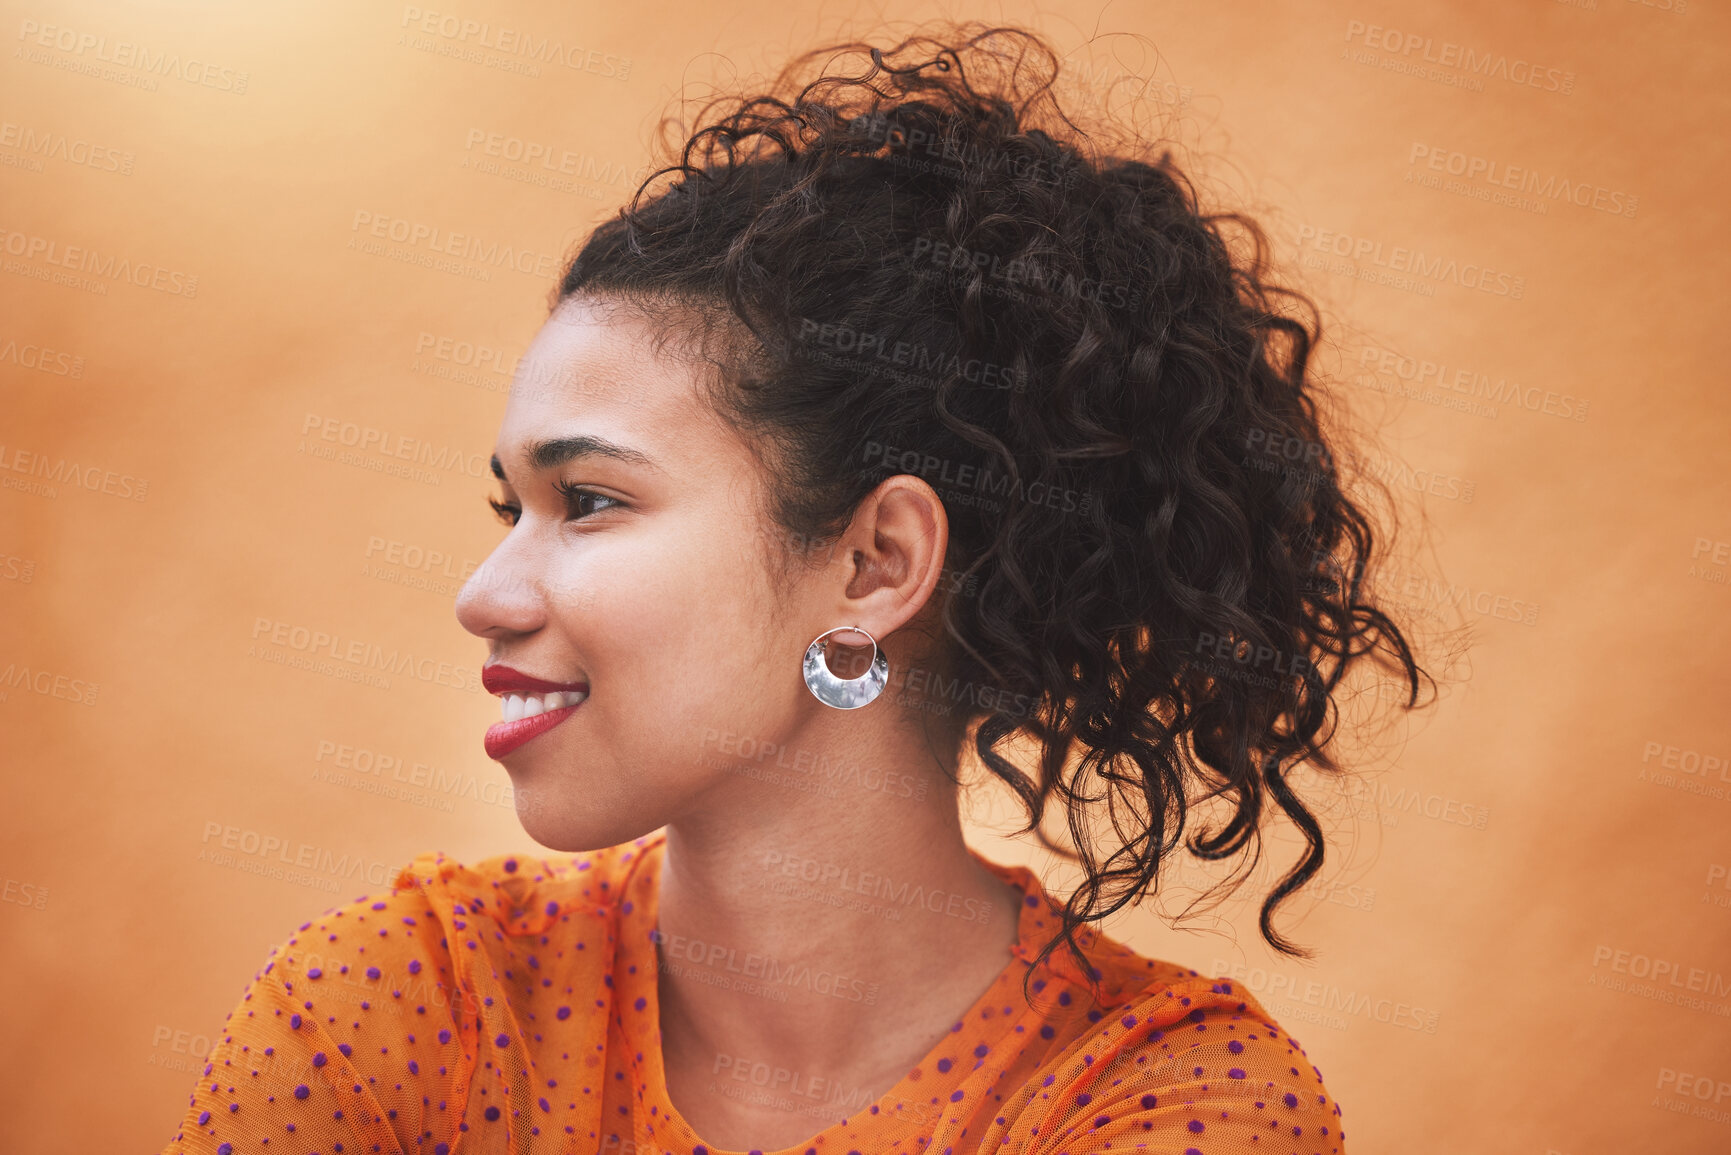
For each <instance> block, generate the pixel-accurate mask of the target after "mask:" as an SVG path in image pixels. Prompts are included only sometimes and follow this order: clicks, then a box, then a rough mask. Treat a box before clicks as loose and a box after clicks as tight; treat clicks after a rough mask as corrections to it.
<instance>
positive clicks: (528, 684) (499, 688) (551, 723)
mask: <svg viewBox="0 0 1731 1155" xmlns="http://www.w3.org/2000/svg"><path fill="white" fill-rule="evenodd" d="M481 685H482V686H483V687H484V688H485V689H486V691H487V692H488V693H489V694H500V695H502V694H525V695H541V694H557V693H571V692H574V691H576V692H581V693H583V694H587V693H588V692H589V683H587V682H549V681H547V680H546V679H545V678H536V677H532V676H530V675H528V674H525V673H523V672H521V671H520V670H513V669H512V668H511V667H510V666H506V665H501V664H499V663H497V662H495V663H493V664H491V665H487V666H482V667H481ZM582 704H583V703H582V702H578V703H577V704H576V705H572V706H561V707H559V708H558V709H554V710H544V711H542V712H541V713H539V714H536V715H535V716H533V717H530V718H519V719H517V720H516V721H515V722H495V723H494V724H493V725H491V726H489V727H488V728H487V734H486V737H485V738H484V739H483V744H484V745H485V746H486V750H487V757H489V758H493V759H498V758H503V757H504V756H505V755H506V754H509V753H510V752H511V751H513V750H515V749H516V748H517V747H519V746H521V745H522V744H523V743H525V742H527V741H529V739H531V738H534V737H536V736H538V735H541V734H545V733H546V732H547V731H548V730H551V729H552V728H553V727H555V726H557V725H558V724H559V723H561V722H563V721H564V720H565V719H566V718H569V717H570V716H571V714H572V713H573V712H574V711H575V710H576V709H577V707H578V706H581V705H582Z"/></svg>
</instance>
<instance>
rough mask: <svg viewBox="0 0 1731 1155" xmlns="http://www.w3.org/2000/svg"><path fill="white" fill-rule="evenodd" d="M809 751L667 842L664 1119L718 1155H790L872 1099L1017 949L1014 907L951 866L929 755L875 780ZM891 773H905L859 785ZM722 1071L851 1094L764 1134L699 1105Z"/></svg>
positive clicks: (951, 788)
mask: <svg viewBox="0 0 1731 1155" xmlns="http://www.w3.org/2000/svg"><path fill="white" fill-rule="evenodd" d="M811 748H812V749H813V751H814V752H813V753H812V754H811V755H810V756H809V757H802V758H800V759H798V762H799V763H801V765H802V768H800V769H793V770H787V771H783V772H781V773H780V775H779V776H776V775H767V776H766V775H764V774H761V773H759V774H753V775H751V776H742V777H741V778H740V780H739V781H738V782H737V783H731V784H730V786H734V787H736V788H735V789H731V790H729V792H728V793H727V795H726V797H725V799H722V800H719V801H717V800H715V799H704V800H702V803H703V804H702V805H694V806H692V807H691V808H690V809H689V810H688V811H687V813H686V815H684V816H682V817H681V818H679V819H678V820H676V821H674V822H670V823H669V824H668V826H667V842H666V846H665V847H664V849H663V852H662V864H661V871H660V880H659V896H658V900H657V911H658V926H659V929H660V932H661V934H660V942H661V952H662V966H661V968H660V975H659V980H658V982H659V985H658V989H659V992H660V1021H661V1038H662V1054H663V1065H664V1070H665V1071H666V1073H667V1080H668V1087H669V1095H670V1097H671V1098H672V1099H673V1100H674V1104H675V1106H676V1107H678V1108H679V1111H680V1113H681V1114H682V1115H683V1116H685V1118H686V1121H687V1122H688V1123H690V1124H691V1125H692V1127H693V1128H694V1129H696V1130H697V1131H698V1133H699V1135H700V1136H702V1137H703V1138H704V1139H705V1140H707V1141H709V1142H711V1143H713V1144H716V1145H718V1146H721V1147H723V1148H729V1149H739V1150H746V1149H750V1148H752V1147H757V1148H760V1149H763V1150H772V1149H774V1146H772V1145H771V1144H772V1143H773V1140H774V1138H775V1137H776V1134H777V1133H778V1132H779V1133H784V1134H787V1135H791V1138H788V1139H787V1140H786V1142H785V1143H782V1144H779V1145H780V1146H785V1145H788V1144H791V1143H795V1142H799V1141H800V1140H802V1139H804V1138H807V1137H809V1136H811V1135H814V1134H816V1133H817V1132H819V1131H821V1130H823V1129H824V1127H827V1126H828V1125H830V1124H831V1123H833V1122H836V1121H839V1119H840V1118H842V1117H843V1116H845V1115H847V1114H848V1113H849V1112H850V1110H851V1109H852V1108H857V1107H858V1106H860V1105H861V1104H862V1102H870V1101H872V1100H875V1099H877V1098H879V1097H881V1096H882V1095H883V1094H884V1093H885V1092H887V1091H888V1090H889V1089H890V1088H891V1087H893V1086H894V1085H895V1083H896V1082H897V1081H898V1080H899V1079H900V1078H901V1077H902V1076H903V1075H905V1074H906V1073H907V1071H908V1069H909V1068H910V1067H912V1066H913V1065H914V1064H915V1063H917V1062H918V1061H919V1060H920V1059H921V1058H922V1057H923V1056H924V1055H925V1054H927V1052H929V1051H930V1050H931V1048H932V1047H934V1046H936V1045H937V1043H938V1042H939V1040H940V1039H941V1038H942V1037H943V1036H944V1035H945V1034H947V1033H948V1031H949V1028H950V1026H951V1024H952V1023H954V1022H955V1021H956V1019H957V1018H958V1017H960V1015H961V1014H962V1013H963V1012H965V1011H966V1010H967V1009H968V1007H970V1006H971V1005H972V1004H973V1003H974V1002H975V1001H976V1000H977V999H978V998H979V996H980V995H981V994H983V993H984V992H985V990H986V989H987V988H988V987H989V986H990V985H991V984H992V981H993V980H994V979H995V978H996V977H997V976H998V975H999V974H1000V973H1001V972H1002V971H1003V969H1004V968H1005V967H1006V966H1007V965H1009V963H1010V961H1011V954H1010V947H1011V945H1012V944H1013V943H1014V942H1015V941H1016V937H1017V927H1018V924H1019V918H1020V913H1021V912H1020V905H1021V903H1020V900H1021V893H1020V891H1019V890H1017V889H1016V887H1014V886H1013V885H1011V884H1010V883H1008V882H1005V881H1004V880H1003V879H1001V878H999V877H998V876H997V875H996V874H994V873H993V872H992V871H991V870H989V869H988V868H986V867H985V866H983V865H981V864H980V862H979V861H978V860H976V859H975V858H974V856H973V855H972V854H971V852H970V851H969V849H968V847H967V845H966V843H965V842H964V841H963V837H962V829H961V823H960V819H959V817H958V814H957V808H956V787H955V785H954V783H953V782H952V781H951V780H949V778H948V777H946V776H945V774H944V773H943V770H944V769H945V768H944V767H942V766H941V765H939V764H938V763H937V762H936V761H935V760H934V759H932V757H931V755H930V753H929V750H930V747H927V748H924V749H921V748H918V747H915V748H913V749H910V750H904V751H902V752H901V753H902V754H903V755H904V760H902V761H899V762H897V761H891V760H889V757H890V752H889V751H882V750H880V751H878V752H877V753H876V755H875V757H876V758H878V759H880V760H878V761H877V762H876V765H875V766H874V765H872V761H873V758H874V755H871V754H866V753H864V752H862V751H861V750H860V749H859V748H858V747H857V746H855V748H854V750H853V752H852V753H851V754H847V753H842V752H841V751H839V750H836V749H832V748H824V747H817V746H815V745H814V746H813V747H811ZM790 759H791V756H789V758H783V759H781V760H782V761H784V762H788V763H789V765H790V766H791V765H792V764H793V763H792V761H791V760H790ZM922 759H923V760H922ZM898 765H899V766H910V765H912V766H923V767H924V768H923V769H919V770H914V771H892V770H884V771H881V772H880V770H879V768H880V767H893V766H898ZM951 773H953V771H951ZM815 782H826V783H828V786H829V787H832V788H826V789H824V790H821V791H820V790H817V789H813V788H810V787H811V786H812V785H813V783H815ZM800 787H807V788H806V789H800ZM711 960H713V961H711ZM718 979H719V981H718ZM739 1063H752V1064H756V1063H764V1064H768V1068H769V1069H771V1070H780V1071H786V1072H790V1073H792V1074H791V1075H790V1077H797V1078H801V1079H802V1080H803V1081H805V1082H807V1083H809V1082H810V1081H812V1080H815V1079H822V1080H825V1081H826V1083H825V1085H826V1086H830V1085H833V1086H835V1087H839V1088H842V1089H852V1091H851V1092H850V1093H849V1094H848V1095H847V1096H845V1097H844V1098H843V1099H842V1100H839V1101H838V1102H837V1105H836V1106H837V1109H836V1110H835V1111H834V1115H835V1118H834V1119H830V1118H827V1117H817V1118H814V1117H813V1116H812V1115H811V1114H810V1113H809V1112H807V1113H803V1114H801V1115H799V1116H796V1117H780V1118H778V1117H777V1116H779V1115H781V1113H780V1112H776V1111H774V1110H773V1109H766V1108H764V1107H762V1106H761V1105H749V1104H743V1103H740V1102H739V1101H738V1100H737V1099H726V1098H723V1097H719V1096H715V1095H711V1094H709V1093H708V1088H709V1087H710V1086H711V1085H712V1084H713V1082H714V1073H715V1072H716V1071H730V1070H732V1069H733V1067H734V1066H735V1065H737V1064H739ZM706 1125H707V1126H708V1127H709V1128H711V1129H712V1130H714V1131H715V1132H716V1133H713V1134H712V1133H711V1131H710V1130H706V1129H705V1126H706ZM802 1127H803V1128H804V1130H803V1131H802V1130H801V1128H802ZM796 1132H797V1133H796ZM735 1140H741V1141H737V1142H736V1141H735Z"/></svg>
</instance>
